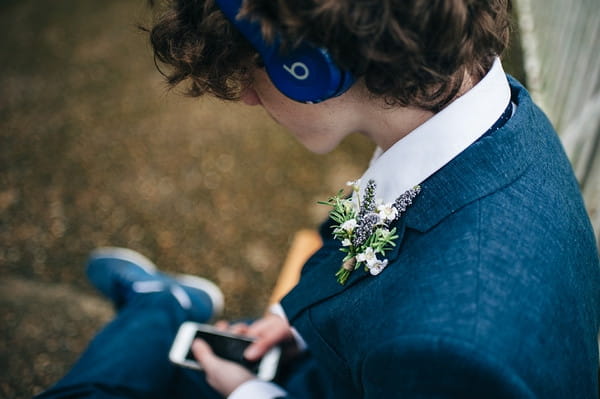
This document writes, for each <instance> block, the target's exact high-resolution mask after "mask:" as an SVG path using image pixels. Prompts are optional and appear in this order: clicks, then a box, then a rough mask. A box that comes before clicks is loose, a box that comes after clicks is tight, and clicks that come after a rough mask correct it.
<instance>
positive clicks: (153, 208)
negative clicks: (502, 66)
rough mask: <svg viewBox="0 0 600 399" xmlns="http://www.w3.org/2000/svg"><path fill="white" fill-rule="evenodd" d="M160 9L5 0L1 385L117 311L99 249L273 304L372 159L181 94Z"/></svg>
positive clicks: (68, 353)
mask: <svg viewBox="0 0 600 399" xmlns="http://www.w3.org/2000/svg"><path fill="white" fill-rule="evenodd" d="M148 18H149V13H148V10H147V9H146V8H145V3H144V2H143V1H141V0H106V1H103V2H98V1H92V0H54V1H39V0H38V1H33V0H20V1H16V0H3V1H2V2H0V25H1V26H3V30H4V38H3V39H2V41H0V59H1V60H2V63H1V64H0V369H1V370H3V371H2V376H1V377H0V397H5V398H27V397H30V396H31V395H32V394H34V393H37V392H39V391H40V390H41V389H43V388H44V387H47V386H48V385H49V384H51V383H52V382H54V381H55V380H56V379H57V378H59V377H60V376H61V375H62V374H64V372H65V371H66V370H67V369H68V367H69V365H70V364H72V362H73V361H74V360H75V359H76V357H77V354H78V353H79V352H80V351H81V350H82V349H83V348H84V346H85V344H86V342H87V341H88V340H89V339H90V337H91V336H92V335H93V332H94V331H96V329H97V328H99V327H100V326H101V325H102V324H103V323H104V322H106V321H107V320H108V319H109V318H110V316H111V309H110V306H109V305H108V303H107V302H105V301H104V300H102V299H101V298H100V297H99V296H97V295H96V293H95V292H94V291H93V289H92V287H91V286H90V285H89V284H88V283H87V281H86V280H85V278H84V275H83V268H82V266H83V264H84V262H85V258H86V254H87V253H88V252H89V251H90V250H92V249H93V248H95V247H98V246H104V245H118V246H126V247H130V248H133V249H136V250H138V251H141V252H142V253H144V254H145V255H147V256H149V257H150V258H151V259H153V260H155V262H156V263H157V264H158V265H159V266H160V267H161V268H163V269H165V270H167V271H177V272H186V273H193V274H199V275H203V276H207V277H209V278H211V279H213V280H215V281H216V282H217V283H218V284H219V285H220V286H221V287H222V289H223V291H224V292H225V295H226V301H227V303H226V316H227V317H230V318H235V317H240V316H248V315H251V316H254V315H258V314H260V313H261V312H262V309H263V308H264V306H265V304H266V301H267V298H268V295H269V292H270V291H271V288H272V286H273V282H274V280H275V278H276V276H277V273H278V269H279V265H280V264H281V262H282V261H283V259H284V257H285V252H286V249H287V247H288V244H289V240H290V239H291V237H292V235H293V233H294V232H295V231H296V230H298V229H300V228H304V227H309V228H310V227H314V226H316V225H317V224H318V222H319V221H320V220H321V219H322V218H323V217H324V216H325V215H326V211H327V209H325V208H324V207H321V206H319V205H316V201H317V200H320V199H325V198H327V197H328V196H329V195H330V194H332V193H334V192H336V191H337V189H338V188H340V187H342V186H343V184H344V183H345V182H346V181H347V180H350V179H354V178H356V177H358V176H360V174H361V172H362V170H363V169H364V168H365V166H366V164H367V162H368V159H369V156H370V153H371V151H372V147H371V145H370V144H369V143H368V142H367V141H366V140H365V139H364V138H362V137H360V136H356V137H352V138H350V139H349V140H347V141H346V142H344V143H343V145H342V146H341V147H340V148H339V149H338V150H336V151H335V152H333V153H331V154H329V155H327V156H316V155H312V154H310V153H308V152H307V151H306V150H304V149H303V148H302V147H301V146H300V145H299V144H297V143H296V142H295V141H294V139H292V138H291V137H289V136H288V135H287V134H286V133H285V132H284V131H282V129H281V128H280V127H279V126H277V125H276V124H275V123H273V122H272V121H270V120H269V118H268V117H267V116H266V114H265V113H264V112H263V111H261V110H260V109H258V108H254V109H251V108H246V107H243V106H240V105H236V104H224V103H221V102H218V101H214V100H208V99H202V100H193V99H188V98H184V97H183V96H181V95H178V94H177V93H174V92H171V93H167V92H166V90H165V86H164V85H163V83H162V81H161V77H160V75H159V74H158V72H157V71H156V70H155V68H154V65H153V62H152V56H151V53H150V50H149V47H148V45H147V44H146V38H145V36H144V35H143V34H142V33H140V32H139V31H138V30H137V28H136V24H137V23H144V22H147V21H148ZM517 50H518V49H517ZM513 54H516V55H518V51H514V52H513ZM514 59H516V62H515V65H519V60H518V58H511V60H514ZM511 62H513V61H510V60H509V61H508V64H509V65H508V66H507V69H508V70H510V71H512V72H513V73H515V74H516V75H517V76H520V77H522V73H521V72H520V69H517V68H515V67H511V65H510V64H511Z"/></svg>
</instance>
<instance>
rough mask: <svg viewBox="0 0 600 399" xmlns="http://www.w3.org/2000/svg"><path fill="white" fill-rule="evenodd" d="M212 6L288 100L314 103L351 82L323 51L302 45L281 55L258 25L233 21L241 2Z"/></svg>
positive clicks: (219, 1) (233, 0) (219, 0)
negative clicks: (250, 47)
mask: <svg viewBox="0 0 600 399" xmlns="http://www.w3.org/2000/svg"><path fill="white" fill-rule="evenodd" d="M216 4H217V5H218V6H219V7H220V8H221V10H222V11H223V13H224V14H225V16H226V17H227V19H229V21H230V22H231V23H232V24H233V25H234V26H235V27H236V28H237V29H238V30H239V31H240V33H242V35H244V37H246V39H248V41H250V43H251V44H252V45H253V46H254V48H255V49H256V51H257V52H258V53H259V54H260V56H261V58H262V61H263V63H264V65H265V69H266V71H267V74H268V75H269V77H270V78H271V81H272V82H273V84H274V85H275V87H277V89H278V90H279V91H280V92H282V93H283V94H285V95H286V96H287V97H289V98H291V99H292V100H296V101H299V102H303V103H318V102H321V101H325V100H327V99H329V98H331V97H336V96H339V95H340V94H342V93H344V92H345V91H346V90H348V88H350V86H352V83H354V77H353V76H352V74H351V73H350V72H348V71H345V70H343V69H341V68H339V67H338V66H337V65H335V63H334V62H333V60H332V59H331V56H330V55H329V53H328V52H327V51H326V50H325V49H322V48H318V47H315V46H312V45H311V44H310V43H302V44H301V45H300V46H298V47H296V48H295V49H294V50H293V51H291V52H289V53H282V52H281V50H280V48H279V42H280V40H278V39H275V40H274V41H273V42H272V43H267V42H266V41H265V40H264V38H263V37H262V34H261V31H260V25H259V24H258V23H256V22H252V21H250V20H248V19H239V18H237V14H238V12H239V10H240V7H241V5H242V0H216Z"/></svg>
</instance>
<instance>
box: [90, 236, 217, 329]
mask: <svg viewBox="0 0 600 399" xmlns="http://www.w3.org/2000/svg"><path fill="white" fill-rule="evenodd" d="M86 273H87V276H88V279H89V280H90V282H91V283H92V284H93V285H94V286H95V287H96V288H97V289H98V290H99V291H100V292H102V293H103V294H104V295H105V296H107V297H108V298H110V299H111V300H112V301H113V303H114V304H115V306H116V308H117V309H120V308H121V307H123V306H124V305H125V304H126V303H127V302H128V301H129V300H131V298H132V297H134V296H135V295H138V294H143V293H150V292H158V291H165V290H169V291H170V292H171V293H172V295H173V296H174V297H175V299H176V300H177V301H178V302H179V304H180V305H181V306H182V307H183V308H184V309H191V308H192V307H194V308H195V310H202V311H201V313H202V318H206V319H207V320H208V319H209V318H210V317H211V316H218V315H219V314H220V313H221V312H222V311H223V307H224V300H223V293H222V292H221V290H220V289H219V287H217V286H216V285H215V284H214V283H213V282H211V281H209V280H206V279H204V278H201V277H196V276H191V275H177V276H174V277H171V276H168V275H166V274H163V273H161V272H159V271H158V269H157V267H156V265H154V263H152V261H150V260H149V259H148V258H146V257H145V256H144V255H142V254H140V253H139V252H136V251H133V250H131V249H127V248H117V247H107V248H99V249H96V250H94V251H93V252H92V253H91V254H90V257H89V259H88V263H87V269H86Z"/></svg>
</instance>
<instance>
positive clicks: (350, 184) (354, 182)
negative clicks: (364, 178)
mask: <svg viewBox="0 0 600 399" xmlns="http://www.w3.org/2000/svg"><path fill="white" fill-rule="evenodd" d="M346 185H347V186H348V187H352V190H354V191H358V190H360V179H357V180H350V181H348V182H346Z"/></svg>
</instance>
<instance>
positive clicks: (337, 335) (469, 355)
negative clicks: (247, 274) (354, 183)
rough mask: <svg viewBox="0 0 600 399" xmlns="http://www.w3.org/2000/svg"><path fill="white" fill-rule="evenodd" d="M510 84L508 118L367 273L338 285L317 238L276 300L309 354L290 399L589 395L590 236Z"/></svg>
mask: <svg viewBox="0 0 600 399" xmlns="http://www.w3.org/2000/svg"><path fill="white" fill-rule="evenodd" d="M510 83H511V90H512V101H513V102H515V103H516V104H517V110H516V113H515V114H514V115H513V117H512V118H511V119H510V120H509V121H508V122H507V123H506V124H505V125H504V126H503V127H502V128H500V129H499V130H497V131H496V132H494V133H493V134H491V135H488V136H485V137H483V138H482V139H480V140H479V141H477V142H476V143H474V144H473V145H471V146H470V147H469V148H468V149H467V150H465V151H464V152H463V153H461V154H460V155H459V156H458V157H456V158H455V159H454V160H452V161H451V162H450V163H449V164H447V165H446V166H444V167H443V168H442V169H441V170H440V171H438V172H437V173H435V174H434V175H433V176H431V177H430V178H428V179H427V180H426V181H425V182H423V183H422V184H421V186H422V192H421V194H420V195H419V196H418V197H417V198H416V200H415V202H414V204H413V205H412V206H411V207H410V208H409V209H408V211H407V212H406V213H405V214H404V216H403V217H402V218H401V219H400V220H399V221H398V224H397V227H398V231H399V235H400V238H399V239H398V241H397V246H396V247H395V249H394V251H393V252H392V253H391V254H390V256H389V257H388V258H389V260H390V264H389V266H388V267H387V268H386V269H385V270H384V271H383V272H382V273H381V274H380V275H379V276H376V277H373V276H370V275H368V274H367V273H365V272H363V271H362V270H358V271H355V272H354V273H353V274H352V276H351V277H350V279H349V280H348V282H347V283H346V284H345V285H344V286H341V285H339V284H338V283H337V282H336V279H335V277H334V274H335V272H336V270H337V269H338V268H339V266H340V265H341V262H342V258H343V255H344V254H343V253H341V252H340V251H339V243H338V242H337V241H334V240H333V239H332V237H331V235H330V228H329V225H327V224H326V225H324V226H323V227H322V234H323V239H324V246H323V248H322V249H321V250H320V251H318V253H317V254H316V255H315V256H313V257H312V258H311V259H310V260H309V261H308V262H307V264H306V265H305V267H304V269H303V273H302V277H301V280H300V282H299V284H298V285H297V286H296V287H295V288H294V289H293V290H292V291H291V292H290V293H289V294H288V295H287V296H286V297H285V298H284V299H283V301H282V305H283V307H284V309H285V311H286V314H287V315H288V317H289V319H290V321H291V323H292V324H293V325H294V326H295V327H296V328H297V330H298V331H299V332H300V334H301V335H302V337H303V338H304V339H305V340H306V342H307V343H308V346H309V355H308V357H307V358H305V359H304V361H303V362H301V366H298V367H297V368H296V369H295V370H294V371H293V372H292V373H290V374H289V375H288V376H287V377H286V378H285V379H284V381H283V382H282V384H283V385H284V386H285V387H286V388H287V389H288V392H289V395H290V396H292V397H311V398H378V399H379V398H393V397H402V398H446V397H457V398H465V397H473V398H496V397H497V398H506V397H518V398H534V397H535V398H592V397H596V396H597V393H598V379H597V378H598V346H597V334H598V323H599V318H600V267H599V260H598V252H597V249H596V243H595V239H594V234H593V232H592V229H591V226H590V223H589V219H588V216H587V214H586V211H585V209H584V205H583V202H582V199H581V195H580V192H579V188H578V185H577V182H576V180H575V178H574V176H573V173H572V170H571V166H570V164H569V162H568V160H567V158H566V156H565V154H564V152H563V149H562V147H561V144H560V142H559V140H558V138H557V136H556V133H555V132H554V130H553V128H552V126H551V125H550V123H549V122H548V120H547V119H546V117H545V116H544V115H543V113H542V112H541V111H540V110H539V109H538V108H537V107H536V106H535V105H534V104H533V103H532V101H531V99H530V97H529V95H528V93H527V92H526V91H525V89H524V88H523V87H522V86H521V85H519V84H518V83H517V82H516V81H514V80H512V79H511V80H510ZM398 173H402V171H401V170H399V171H398Z"/></svg>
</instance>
